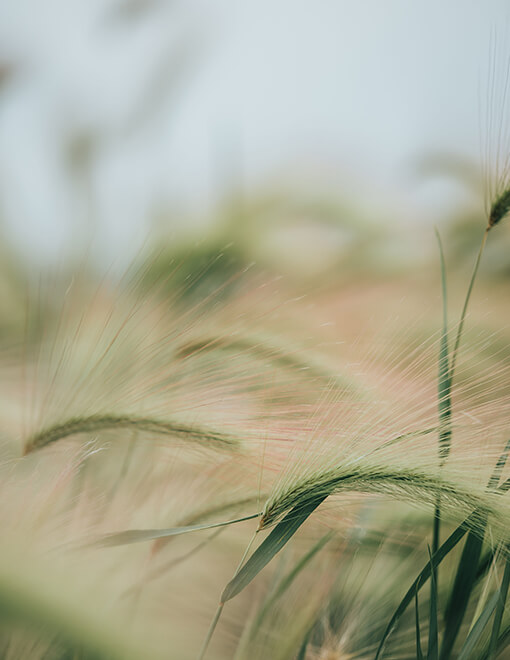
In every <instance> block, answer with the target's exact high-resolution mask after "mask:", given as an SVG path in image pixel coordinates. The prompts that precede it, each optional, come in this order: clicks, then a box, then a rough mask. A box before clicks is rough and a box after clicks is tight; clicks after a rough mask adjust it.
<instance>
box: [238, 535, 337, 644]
mask: <svg viewBox="0 0 510 660" xmlns="http://www.w3.org/2000/svg"><path fill="white" fill-rule="evenodd" d="M333 536H334V532H328V533H327V534H326V535H325V536H323V537H322V538H321V539H319V541H318V542H317V543H315V544H314V545H313V546H312V547H311V548H310V550H308V552H307V553H306V554H305V555H303V557H301V559H300V560H299V561H298V562H297V564H296V565H295V566H294V567H293V568H292V570H290V571H289V572H288V573H287V575H285V576H284V577H283V578H282V580H281V581H280V582H279V584H278V585H277V587H276V589H275V591H274V592H273V593H272V594H271V596H270V597H269V598H268V599H267V600H266V602H265V603H264V604H263V606H262V608H261V609H260V611H259V613H258V614H257V617H256V618H255V621H254V624H253V627H252V631H251V633H250V634H251V635H252V636H253V635H255V634H256V633H257V631H258V629H259V628H260V626H261V625H262V623H263V621H264V619H265V618H266V616H267V614H268V613H269V611H270V609H271V607H272V606H273V605H274V604H275V603H276V601H277V600H278V599H279V598H280V597H281V596H283V594H284V593H285V592H286V591H287V589H288V588H289V587H290V586H291V584H292V583H293V582H294V580H295V579H296V578H297V576H298V575H299V573H301V571H302V570H303V569H304V568H305V567H306V566H307V564H308V563H309V562H310V561H311V560H312V559H313V558H314V557H315V555H316V554H317V553H318V552H319V551H320V550H322V548H323V547H324V546H325V545H326V543H328V542H329V541H330V540H331V539H332V538H333Z"/></svg>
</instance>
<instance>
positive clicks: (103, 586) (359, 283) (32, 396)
mask: <svg viewBox="0 0 510 660" xmlns="http://www.w3.org/2000/svg"><path fill="white" fill-rule="evenodd" d="M496 201H497V202H498V203H499V207H498V206H496V211H497V213H499V215H500V216H501V217H500V218H498V219H501V220H503V218H504V215H505V214H506V211H507V209H506V206H505V204H506V202H505V200H504V199H503V201H501V199H498V200H496ZM500 207H502V208H500ZM493 224H497V223H496V222H493ZM501 225H502V226H501V227H497V228H494V230H492V229H491V231H490V232H489V233H488V236H487V238H488V245H487V254H485V255H483V257H482V260H481V262H480V263H481V265H480V270H479V274H478V277H479V279H478V281H476V282H475V285H474V287H473V290H472V296H471V300H469V301H468V302H469V304H467V305H465V302H466V301H467V298H466V291H467V290H468V286H469V278H470V277H471V268H472V265H471V264H470V262H474V260H475V258H476V248H475V250H474V251H472V250H471V247H470V245H471V244H469V246H468V249H467V250H465V251H464V252H463V253H462V254H461V255H460V257H459V255H458V254H454V255H452V252H451V247H450V245H451V240H450V236H449V235H448V234H447V232H445V235H446V240H444V251H445V263H443V265H441V259H440V250H439V247H437V246H436V245H435V244H434V237H433V232H432V230H428V229H427V230H423V231H424V235H426V238H425V239H424V240H425V242H427V241H428V243H427V244H428V245H429V247H430V249H427V250H425V249H424V251H423V255H422V256H421V257H420V260H419V261H416V260H415V261H414V263H413V264H412V265H410V264H409V263H408V262H407V261H406V260H405V259H404V260H403V261H402V263H400V264H399V265H395V261H394V260H393V259H392V258H391V256H390V258H388V259H387V260H386V262H385V264H382V263H381V264H379V263H376V264H375V265H374V261H373V259H371V258H370V255H371V254H373V252H374V251H377V249H378V246H383V245H386V246H387V245H388V244H390V245H397V246H398V241H399V240H401V241H402V245H401V246H400V249H401V250H402V251H403V252H405V241H406V240H407V239H406V237H405V235H402V236H401V238H400V239H399V236H398V235H396V236H395V235H394V236H391V237H387V236H381V235H377V236H375V237H373V238H372V239H371V240H370V241H367V240H366V236H367V235H368V234H367V233H365V234H363V233H362V234H361V235H362V237H363V238H364V240H361V241H359V242H358V243H356V242H354V244H351V247H350V249H349V250H348V251H346V252H345V253H344V254H343V261H342V260H340V261H335V260H330V261H328V262H327V263H326V264H324V265H323V268H322V270H321V269H318V268H317V264H316V265H315V266H314V267H313V268H312V269H307V267H308V264H305V263H303V268H302V269H301V268H299V267H296V264H295V263H292V264H290V265H289V262H288V261H287V262H283V263H285V264H286V265H285V268H283V269H282V268H281V262H279V261H278V259H274V257H271V258H269V257H268V258H267V259H266V261H265V262H263V267H261V266H254V265H250V264H251V261H252V256H253V255H251V254H250V249H253V242H251V241H250V240H248V241H247V242H246V245H244V247H242V249H238V247H239V245H240V244H241V241H239V242H238V243H236V245H235V246H234V248H231V247H230V248H227V249H226V250H223V251H221V250H220V249H219V247H218V240H219V241H220V242H221V238H220V239H218V240H216V239H215V241H214V242H213V243H212V244H211V246H205V247H204V245H202V246H200V248H187V249H185V250H177V251H175V252H172V251H168V252H161V251H160V252H159V253H158V255H157V256H155V255H151V256H148V257H143V258H141V257H140V259H139V260H138V261H137V263H136V264H134V265H133V267H132V268H130V269H128V271H127V272H126V274H125V275H124V276H123V277H121V278H119V277H118V276H115V277H113V276H108V277H100V276H98V275H97V274H96V273H95V272H94V271H93V270H88V269H86V268H85V267H83V268H82V269H81V270H80V272H78V271H73V272H65V273H60V274H58V275H53V276H51V277H49V276H48V277H46V278H45V279H43V280H41V281H40V282H39V283H38V285H37V286H36V287H34V286H28V284H27V282H26V277H25V275H24V274H23V273H21V272H19V271H15V270H13V269H9V268H7V266H5V267H4V270H3V272H2V288H3V290H4V291H5V295H4V296H3V297H2V301H3V302H2V320H1V337H2V350H1V364H2V369H1V380H0V390H1V396H0V406H1V407H0V419H1V421H2V424H1V436H0V437H1V465H0V469H1V471H2V479H1V482H0V483H1V485H0V488H1V490H2V496H1V497H0V520H1V521H2V530H3V535H2V540H1V542H0V605H1V610H2V615H3V616H2V623H1V626H0V647H1V656H2V657H3V658H6V659H17V658H34V659H36V658H41V659H42V658H45V659H50V658H51V659H59V660H63V659H64V658H66V659H71V658H73V659H76V660H77V659H78V658H80V659H85V658H105V659H106V658H108V659H110V658H112V659H113V658H119V659H120V658H122V659H124V658H144V659H145V658H155V659H156V658H183V659H185V658H198V657H201V658H204V657H207V658H210V660H213V659H214V658H217V659H218V660H220V659H223V658H235V659H237V660H241V659H246V660H248V659H249V660H252V659H256V658H266V659H267V658H271V659H282V660H283V659H300V660H303V659H307V660H311V659H319V658H320V659H329V660H333V659H338V660H340V659H347V658H377V657H381V658H382V657H384V658H415V657H416V658H422V657H423V658H425V657H426V658H430V659H434V658H441V659H445V658H450V657H455V658H462V659H464V658H480V659H482V658H487V659H488V658H495V657H507V655H505V654H508V651H506V649H507V647H508V644H509V640H510V621H509V619H508V613H507V610H506V599H507V591H508V584H509V581H510V564H509V563H508V541H509V538H508V528H509V526H508V522H509V521H510V505H509V502H508V495H505V493H506V492H507V490H509V489H510V480H509V473H508V467H507V465H506V458H507V453H508V449H509V447H508V443H509V441H510V433H509V426H508V411H509V410H510V407H509V403H510V398H509V397H510V386H509V383H510V379H509V369H510V349H509V338H510V331H509V328H508V326H507V322H508V316H507V314H508V309H507V307H508V305H507V296H506V294H507V288H508V280H507V279H506V274H505V270H504V267H505V264H503V267H502V268H499V270H496V271H495V270H494V266H495V265H497V264H498V260H497V255H501V252H502V250H503V252H505V250H504V249H503V248H502V246H503V247H504V246H505V245H508V240H509V239H508V227H506V226H505V224H504V222H501ZM483 231H484V225H483V222H482V223H480V225H479V227H478V228H476V227H475V229H474V233H475V234H476V233H477V232H478V235H479V238H480V239H481V238H482V235H483ZM427 232H429V233H430V235H428V233H427ZM317 240H318V244H319V245H320V240H321V239H320V237H319V238H318V239H317ZM381 251H384V250H383V248H382V247H381ZM506 253H507V252H506ZM507 254H508V253H507ZM319 261H320V260H319ZM259 263H260V260H259ZM507 267H508V265H506V268H507ZM282 271H283V272H282ZM446 296H447V297H446ZM468 297H469V296H468ZM463 305H464V307H465V312H466V313H465V314H464V313H463ZM211 622H212V623H211Z"/></svg>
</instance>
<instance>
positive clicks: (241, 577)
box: [221, 495, 327, 603]
mask: <svg viewBox="0 0 510 660" xmlns="http://www.w3.org/2000/svg"><path fill="white" fill-rule="evenodd" d="M326 498H327V495H320V496H319V497H316V498H313V499H311V500H310V501H309V502H308V503H307V504H306V505H305V506H301V507H296V508H294V509H292V510H291V511H290V512H289V513H288V514H287V515H286V516H285V517H284V518H283V520H282V521H281V522H279V523H278V524H277V525H276V526H275V527H274V528H273V530H272V531H271V533H270V534H269V536H268V537H267V538H266V539H264V541H263V542H262V543H261V545H260V546H259V547H258V548H257V549H256V550H255V552H254V553H253V554H252V555H251V557H250V558H249V559H248V561H247V562H246V563H245V564H244V565H243V566H242V567H241V568H240V570H239V571H237V573H236V575H235V576H234V577H233V578H232V580H231V581H230V582H229V583H228V584H227V586H226V587H225V589H224V591H223V593H222V595H221V602H222V603H226V602H227V601H228V600H230V599H231V598H234V596H237V594H238V593H240V592H241V591H242V590H243V589H244V588H245V587H246V586H247V585H248V584H249V583H250V582H251V581H252V580H253V579H254V578H255V577H256V576H257V575H258V574H259V573H260V571H261V570H262V569H263V568H264V567H265V566H266V565H267V564H268V563H269V562H270V561H271V559H272V558H273V557H274V556H275V555H276V554H277V553H278V552H280V550H281V549H282V548H283V547H284V545H286V543H288V541H290V539H291V538H292V537H293V536H294V534H295V533H296V532H297V530H298V529H299V528H300V527H301V525H302V524H303V523H304V522H305V520H306V519H307V518H308V516H310V515H311V514H312V513H313V512H314V511H315V509H316V508H317V507H318V506H319V505H320V504H322V502H323V501H324V500H325V499H326Z"/></svg>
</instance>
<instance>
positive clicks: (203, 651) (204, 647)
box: [197, 529, 259, 660]
mask: <svg viewBox="0 0 510 660" xmlns="http://www.w3.org/2000/svg"><path fill="white" fill-rule="evenodd" d="M258 531H259V530H258V529H257V530H256V531H255V533H254V534H253V536H252V537H251V540H250V542H249V543H248V545H247V547H246V550H245V551H244V554H243V556H242V558H241V561H240V562H239V565H238V567H237V569H236V572H235V573H234V577H235V576H236V575H237V574H238V573H239V571H240V569H241V566H242V565H243V564H244V560H245V559H246V557H247V556H248V553H249V552H250V549H251V546H252V545H253V542H254V541H255V539H256V537H257V532H258ZM224 607H225V603H219V605H218V608H217V610H216V613H215V614H214V617H213V620H212V621H211V625H210V626H209V630H208V631H207V635H206V637H205V639H204V643H203V644H202V648H201V649H200V654H199V656H198V659H197V660H204V658H205V654H206V652H207V648H208V646H209V642H210V641H211V639H212V636H213V634H214V631H215V629H216V626H217V625H218V621H219V620H220V616H221V613H222V612H223V608H224Z"/></svg>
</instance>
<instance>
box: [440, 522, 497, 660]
mask: <svg viewBox="0 0 510 660" xmlns="http://www.w3.org/2000/svg"><path fill="white" fill-rule="evenodd" d="M485 525H486V521H484V523H483V524H482V525H481V527H480V531H478V532H477V533H475V532H473V531H472V530H470V531H469V533H468V536H467V539H466V543H465V545H464V549H463V551H462V555H461V558H460V561H459V564H458V566H457V573H456V575H455V581H454V583H453V587H452V590H451V592H450V596H449V599H448V604H447V606H446V612H445V628H444V635H443V642H442V644H441V654H440V658H441V660H447V658H449V657H450V656H451V653H452V649H453V646H454V644H455V640H456V639H457V635H458V634H459V630H460V627H461V625H462V621H463V619H464V615H465V613H466V610H467V607H468V604H469V599H470V597H471V593H472V591H473V588H474V586H475V584H476V581H477V580H476V577H477V573H478V566H479V563H480V556H481V553H482V546H483V538H484V534H483V531H484V530H485Z"/></svg>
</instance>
